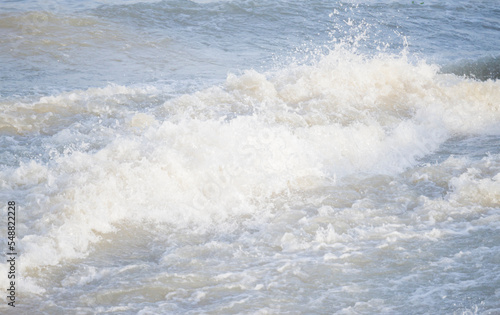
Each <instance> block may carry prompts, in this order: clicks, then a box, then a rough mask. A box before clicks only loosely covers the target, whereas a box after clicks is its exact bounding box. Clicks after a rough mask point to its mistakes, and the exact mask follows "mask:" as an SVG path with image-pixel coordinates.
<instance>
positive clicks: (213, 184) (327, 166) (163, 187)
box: [1, 51, 500, 298]
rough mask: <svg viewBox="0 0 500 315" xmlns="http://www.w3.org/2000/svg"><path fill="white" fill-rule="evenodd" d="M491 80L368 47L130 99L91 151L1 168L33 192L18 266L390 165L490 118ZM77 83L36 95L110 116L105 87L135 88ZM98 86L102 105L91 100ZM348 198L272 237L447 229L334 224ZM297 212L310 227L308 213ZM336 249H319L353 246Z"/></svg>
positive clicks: (214, 221) (218, 224)
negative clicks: (161, 101) (314, 220)
mask: <svg viewBox="0 0 500 315" xmlns="http://www.w3.org/2000/svg"><path fill="white" fill-rule="evenodd" d="M499 90H500V89H499V83H498V82H495V81H487V82H476V81H471V80H465V79H460V78H457V77H454V76H444V75H439V74H437V71H436V69H435V68H434V67H432V66H429V65H426V64H419V65H412V64H409V63H408V62H407V61H406V59H405V58H404V57H390V56H379V57H377V58H373V59H365V58H363V57H362V56H356V55H352V54H349V53H347V52H344V51H334V52H332V53H331V54H330V55H328V56H325V57H324V58H323V59H322V60H321V61H319V62H318V63H317V64H313V65H309V66H290V67H289V68H286V69H284V70H282V71H278V72H275V73H268V74H261V73H258V72H256V71H248V72H246V73H244V74H243V75H241V76H235V75H230V76H229V77H228V79H227V81H226V84H225V86H223V87H212V88H209V89H206V90H203V91H200V92H197V93H194V94H191V95H184V96H181V97H178V98H176V99H173V100H171V101H168V102H167V103H165V105H164V107H163V108H162V109H160V110H158V111H157V113H156V117H154V116H152V114H144V113H139V112H135V111H134V110H131V111H132V112H131V113H129V114H127V115H125V116H126V119H125V120H126V121H128V123H126V124H125V125H124V126H123V127H122V128H123V129H122V130H121V133H120V134H121V135H120V136H116V138H114V139H113V140H112V141H111V143H110V144H109V145H107V146H105V147H103V148H102V149H100V150H98V151H97V152H78V151H74V152H72V153H71V154H66V155H60V156H58V157H55V158H54V159H53V160H52V161H50V162H49V163H46V164H43V163H36V162H31V163H29V164H22V165H21V166H19V167H17V168H13V169H6V170H2V175H5V176H2V178H4V179H3V180H2V182H1V183H2V186H3V187H7V188H8V189H14V190H17V189H21V190H25V191H30V192H31V193H32V195H31V196H32V197H30V198H28V199H27V202H28V204H27V206H26V208H27V209H29V211H31V212H32V214H33V217H35V218H36V220H33V221H30V222H29V223H26V224H27V226H26V231H25V232H24V233H23V234H22V235H23V238H22V239H21V244H22V245H21V246H22V247H21V249H22V251H21V252H22V257H21V258H22V261H23V263H22V265H21V268H22V272H23V273H26V274H27V275H29V276H32V277H33V278H36V277H37V276H38V275H39V272H40V270H41V268H43V267H44V266H51V265H57V264H60V263H62V262H65V261H67V260H69V259H80V258H83V257H86V256H87V255H88V254H89V253H90V252H91V251H92V246H93V244H97V243H99V242H100V240H101V239H102V237H103V235H105V234H106V233H112V232H114V231H117V230H119V229H120V228H122V227H124V226H125V227H134V226H136V225H138V224H141V222H149V223H153V224H165V225H169V226H172V227H173V228H174V229H186V228H189V229H192V230H193V233H204V232H205V231H207V230H210V229H216V230H217V229H220V230H224V229H226V230H230V229H232V228H234V225H232V222H233V221H238V220H240V221H241V220H242V218H252V217H271V216H272V215H271V214H270V213H271V212H272V211H276V208H279V202H277V203H275V202H276V201H277V200H280V196H294V195H296V194H299V195H300V194H304V193H306V192H307V191H315V190H316V189H320V188H321V186H322V185H324V184H325V183H328V185H331V184H334V183H336V181H342V180H343V178H349V176H355V175H356V174H365V175H366V176H371V175H376V174H385V175H389V176H390V175H394V174H398V173H399V172H402V171H404V170H405V169H407V168H408V167H412V166H414V165H415V164H416V163H417V161H418V159H419V158H422V157H424V156H425V155H427V154H429V153H431V152H433V151H434V150H436V149H437V148H438V147H439V145H440V144H441V143H443V141H445V140H446V139H447V138H448V137H449V135H450V134H468V133H471V132H487V131H488V132H489V131H491V130H494V128H495V126H498V122H499V121H500V117H499V115H500V114H499V111H498V106H499V105H498V99H500V98H499V97H498V96H499V95H498V93H499ZM75 93H76V92H75ZM75 93H68V94H64V95H61V96H56V97H49V98H46V99H45V98H44V99H43V100H41V101H40V102H38V103H36V104H33V106H34V108H37V106H41V105H43V104H52V105H51V106H53V105H54V104H56V105H57V104H59V105H60V106H61V107H64V108H67V109H68V110H70V111H71V110H81V109H80V107H79V106H81V105H85V104H87V105H88V107H85V106H84V107H83V108H84V111H90V112H92V111H93V108H98V109H99V110H98V112H99V113H102V112H101V110H102V111H104V112H106V113H108V114H109V115H115V114H116V115H121V114H119V112H120V110H119V107H118V106H116V105H117V104H118V103H117V102H116V99H115V95H117V94H120V95H125V94H126V95H128V94H130V95H132V96H133V95H135V93H136V92H134V91H131V90H129V89H127V88H123V87H109V88H107V89H104V90H88V91H86V92H85V91H83V92H78V93H76V94H75ZM127 93H128V94H127ZM141 93H144V92H140V93H139V94H141ZM87 94H89V95H87ZM103 95H104V96H105V99H104V102H103V103H95V102H94V100H95V99H94V97H102V96H103ZM108 95H111V96H112V97H111V99H108V98H107V96H108ZM141 95H142V94H141ZM146 96H147V92H146ZM141 97H143V96H141ZM89 100H91V101H89ZM99 100H102V99H100V98H99ZM35 105H36V106H35ZM44 106H45V105H44ZM94 106H97V107H94ZM109 106H111V107H109ZM112 106H116V107H112ZM107 108H114V109H113V110H112V111H110V112H108V110H107ZM30 110H31V109H30ZM49 112H50V110H47V111H46V113H49ZM361 176H364V175H361ZM496 176H497V175H494V176H491V177H490V178H484V179H475V178H473V177H471V176H470V175H462V176H461V177H457V179H454V180H452V181H451V183H452V185H453V187H455V188H456V192H455V193H454V194H455V195H452V197H450V199H449V200H445V201H444V202H446V203H447V202H451V201H453V200H458V201H459V202H462V201H463V200H471V198H476V197H470V196H475V195H474V192H475V191H477V189H480V190H481V191H490V190H491V191H495V189H496V188H497V187H496V186H497V185H496V184H497V182H498V181H497V177H496ZM5 178H8V179H9V181H6V180H5ZM349 193H352V192H349ZM455 196H456V197H455ZM488 196H490V195H487V196H483V197H477V198H480V200H479V203H481V204H484V205H485V206H486V205H492V204H495V203H496V201H495V200H496V199H495V198H496V195H495V194H494V193H493V199H492V198H490V197H488ZM485 198H486V199H485ZM488 198H489V199H488ZM483 200H487V201H483ZM354 201H356V202H354ZM339 202H340V204H342V202H344V201H339ZM430 202H431V203H432V202H434V201H430ZM346 203H347V204H348V205H349V207H350V208H352V210H350V212H346V213H345V215H348V214H350V215H351V217H350V218H345V217H344V218H343V220H344V221H345V222H346V223H345V224H337V225H333V222H331V223H332V225H331V226H328V227H324V228H322V229H317V230H314V228H313V227H314V225H312V226H311V227H309V228H311V231H312V232H311V236H310V237H311V240H310V241H304V240H300V238H298V237H297V235H295V234H294V233H292V232H285V233H283V234H282V235H281V236H280V238H279V244H280V246H281V247H282V248H283V249H284V250H287V251H291V252H294V251H296V250H299V249H300V248H321V247H322V246H330V245H331V244H335V243H337V242H338V241H339V240H341V241H344V242H348V241H349V240H358V241H364V240H370V239H377V238H381V237H382V238H384V239H387V241H386V242H381V243H380V244H379V245H380V246H381V248H383V247H384V246H391V244H392V243H394V240H398V239H405V238H410V239H411V238H418V237H423V238H426V239H438V238H440V237H441V236H442V235H445V234H446V233H448V232H447V231H440V230H434V229H430V230H428V231H426V232H425V233H424V234H422V235H421V236H419V235H420V234H419V233H418V232H411V231H406V230H405V228H406V226H405V225H404V224H400V225H396V226H399V227H400V228H399V230H400V231H398V233H399V234H398V233H393V229H392V230H391V228H390V226H389V228H380V229H376V228H374V229H372V230H370V229H368V230H366V229H365V230H363V227H359V228H357V229H352V230H350V232H349V233H351V234H345V233H342V231H343V230H344V231H349V229H348V228H347V226H348V224H351V223H352V222H354V221H358V220H355V218H359V220H361V221H363V220H367V218H370V212H365V211H361V210H359V209H366V208H369V207H370V205H374V204H376V202H375V201H373V200H368V199H366V200H362V201H359V200H355V199H353V200H347V201H346ZM428 205H429V204H428V203H426V202H425V201H422V207H421V209H425V210H422V211H424V212H426V211H433V210H429V209H432V207H431V206H428ZM372 207H375V206H372ZM356 209H358V210H356ZM373 213H378V212H376V211H375V212H372V213H371V214H373ZM429 217H432V219H430V221H429V222H437V221H438V220H439V218H434V217H433V216H432V213H429ZM353 220H354V221H353ZM391 220H393V218H390V217H389V218H387V222H388V223H390V222H391ZM303 224H304V226H305V227H306V228H307V227H308V222H307V220H305V221H303ZM403 232H404V233H403ZM410 232H411V233H410ZM391 233H392V234H391ZM333 255H334V256H329V257H325V260H332V259H334V258H335V257H342V255H352V254H351V253H349V250H347V251H346V252H344V253H339V255H337V254H333ZM344 257H347V256H344ZM3 268H5V265H3ZM2 281H5V280H2ZM33 287H34V288H36V287H35V286H33ZM27 290H31V289H27ZM37 290H38V289H37ZM37 290H34V291H33V292H35V291H37ZM200 298H201V297H200Z"/></svg>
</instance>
